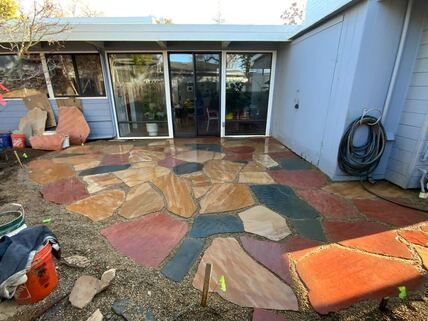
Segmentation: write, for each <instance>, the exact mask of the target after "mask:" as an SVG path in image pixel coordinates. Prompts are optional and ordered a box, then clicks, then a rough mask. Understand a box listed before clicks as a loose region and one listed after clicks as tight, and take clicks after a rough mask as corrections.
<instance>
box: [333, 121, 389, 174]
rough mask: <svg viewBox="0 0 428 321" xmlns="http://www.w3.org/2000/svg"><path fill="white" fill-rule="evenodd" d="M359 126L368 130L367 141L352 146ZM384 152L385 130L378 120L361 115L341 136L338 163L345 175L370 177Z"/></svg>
mask: <svg viewBox="0 0 428 321" xmlns="http://www.w3.org/2000/svg"><path fill="white" fill-rule="evenodd" d="M360 126H366V127H367V128H368V134H367V140H366V142H365V143H364V144H362V145H355V144H354V136H355V133H356V132H357V129H358V128H359V127H360ZM384 150H385V129H384V128H383V126H382V124H381V122H380V119H378V118H375V117H373V116H369V115H363V116H362V117H360V118H357V119H355V120H354V121H353V122H352V123H351V124H350V125H349V126H348V128H347V129H346V132H345V133H344V134H343V136H342V139H341V141H340V146H339V155H338V159H337V161H338V163H339V167H340V169H341V170H342V171H344V172H345V173H347V174H349V175H352V176H357V177H361V178H363V177H370V174H371V173H373V171H374V170H375V169H376V167H377V165H378V164H379V162H380V158H381V156H382V154H383V151H384Z"/></svg>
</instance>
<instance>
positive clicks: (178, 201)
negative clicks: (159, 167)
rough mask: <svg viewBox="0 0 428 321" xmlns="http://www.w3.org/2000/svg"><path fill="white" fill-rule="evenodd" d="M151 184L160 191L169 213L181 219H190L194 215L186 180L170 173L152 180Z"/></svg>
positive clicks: (194, 206)
mask: <svg viewBox="0 0 428 321" xmlns="http://www.w3.org/2000/svg"><path fill="white" fill-rule="evenodd" d="M153 184H155V185H156V186H157V187H158V188H159V189H160V190H161V191H162V193H163V195H164V197H165V200H166V203H167V208H168V210H169V211H171V212H173V213H174V214H177V215H180V216H183V217H191V216H192V215H193V213H195V211H196V205H195V203H194V201H193V199H192V188H191V184H190V182H189V181H188V180H187V179H186V178H182V177H178V176H175V175H174V174H172V173H170V174H168V175H164V176H161V177H158V178H156V179H154V180H153Z"/></svg>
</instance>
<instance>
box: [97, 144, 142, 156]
mask: <svg viewBox="0 0 428 321" xmlns="http://www.w3.org/2000/svg"><path fill="white" fill-rule="evenodd" d="M133 147H134V146H133V145H132V144H96V145H91V149H92V150H93V151H94V152H102V153H104V154H126V153H129V151H130V150H131V149H132V148H133Z"/></svg>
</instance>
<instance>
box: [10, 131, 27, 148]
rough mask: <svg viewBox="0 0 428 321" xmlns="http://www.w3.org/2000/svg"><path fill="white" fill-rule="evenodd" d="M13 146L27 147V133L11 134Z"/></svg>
mask: <svg viewBox="0 0 428 321" xmlns="http://www.w3.org/2000/svg"><path fill="white" fill-rule="evenodd" d="M10 137H11V138H12V145H13V148H25V134H11V135H10Z"/></svg>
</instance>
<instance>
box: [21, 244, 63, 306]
mask: <svg viewBox="0 0 428 321" xmlns="http://www.w3.org/2000/svg"><path fill="white" fill-rule="evenodd" d="M27 278H28V280H27V282H26V283H25V284H21V285H19V286H18V288H17V289H16V292H15V301H16V303H18V304H31V303H35V302H38V301H40V300H42V299H44V298H46V297H47V296H48V295H49V293H51V292H52V290H53V289H55V287H56V286H57V284H58V274H57V272H56V269H55V263H54V259H53V257H52V246H51V244H50V243H47V244H46V245H45V246H44V247H42V249H41V250H40V251H39V252H37V254H36V255H35V256H34V259H33V263H32V264H31V269H30V271H28V272H27Z"/></svg>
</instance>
